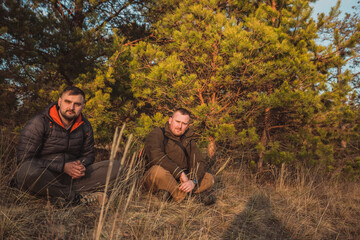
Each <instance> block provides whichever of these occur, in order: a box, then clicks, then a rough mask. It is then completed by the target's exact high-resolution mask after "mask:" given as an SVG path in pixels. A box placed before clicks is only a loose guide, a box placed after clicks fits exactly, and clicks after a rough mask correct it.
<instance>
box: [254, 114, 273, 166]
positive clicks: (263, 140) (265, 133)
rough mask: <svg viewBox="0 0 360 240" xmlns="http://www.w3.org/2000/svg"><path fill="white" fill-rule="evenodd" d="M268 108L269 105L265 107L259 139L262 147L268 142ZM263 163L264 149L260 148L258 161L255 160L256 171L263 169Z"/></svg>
mask: <svg viewBox="0 0 360 240" xmlns="http://www.w3.org/2000/svg"><path fill="white" fill-rule="evenodd" d="M270 110H271V108H269V107H268V108H266V109H265V118H264V129H263V132H262V135H261V139H260V142H261V144H262V145H263V147H264V148H265V147H266V145H267V142H268V138H267V136H268V128H269V119H270ZM263 163H264V150H261V151H260V153H259V161H258V162H257V169H258V172H262V171H263Z"/></svg>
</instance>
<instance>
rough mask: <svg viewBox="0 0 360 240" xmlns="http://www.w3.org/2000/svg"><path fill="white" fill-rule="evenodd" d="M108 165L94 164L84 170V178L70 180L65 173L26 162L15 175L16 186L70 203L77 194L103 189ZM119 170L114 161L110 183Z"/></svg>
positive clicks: (107, 162)
mask: <svg viewBox="0 0 360 240" xmlns="http://www.w3.org/2000/svg"><path fill="white" fill-rule="evenodd" d="M109 163H110V161H101V162H97V163H94V164H92V165H90V166H88V167H87V168H86V172H85V176H84V177H82V178H79V179H72V178H71V177H70V176H69V175H67V174H66V173H56V172H53V171H50V170H49V169H47V168H44V167H42V166H41V165H40V164H39V163H37V162H35V161H27V162H24V163H23V164H22V165H21V166H20V167H19V169H18V171H17V173H16V184H17V186H18V188H19V189H21V190H23V191H28V192H29V193H30V194H33V195H36V196H42V197H47V196H49V197H51V198H64V199H65V200H67V201H72V200H73V199H74V198H75V196H76V194H77V193H81V192H90V191H94V190H101V189H103V188H104V187H105V183H106V175H107V171H108V166H109ZM119 168H120V163H119V161H114V162H113V168H112V171H111V174H110V181H113V180H115V178H116V175H117V173H118V171H119Z"/></svg>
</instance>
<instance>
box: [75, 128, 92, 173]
mask: <svg viewBox="0 0 360 240" xmlns="http://www.w3.org/2000/svg"><path fill="white" fill-rule="evenodd" d="M84 124H85V125H84V126H83V127H84V134H85V136H84V142H83V146H82V149H81V157H80V158H78V159H77V160H78V161H79V162H80V163H81V164H82V165H84V166H85V167H88V166H90V165H91V164H93V163H94V160H95V153H94V133H93V130H92V127H91V124H90V123H89V122H88V121H85V122H84Z"/></svg>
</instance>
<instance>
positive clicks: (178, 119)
mask: <svg viewBox="0 0 360 240" xmlns="http://www.w3.org/2000/svg"><path fill="white" fill-rule="evenodd" d="M189 122H190V116H189V115H182V114H181V113H180V112H175V113H174V115H173V116H172V117H170V118H169V128H170V131H171V132H172V133H173V134H174V135H175V136H182V135H183V134H184V133H185V131H186V130H187V129H188V128H189Z"/></svg>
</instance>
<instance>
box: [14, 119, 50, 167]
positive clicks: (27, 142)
mask: <svg viewBox="0 0 360 240" xmlns="http://www.w3.org/2000/svg"><path fill="white" fill-rule="evenodd" d="M44 134H45V127H44V121H43V117H42V116H40V115H37V116H35V117H34V118H32V119H31V120H29V121H28V123H27V124H26V125H25V127H24V128H23V129H22V131H21V134H20V140H19V144H18V148H17V162H18V164H19V163H22V162H25V161H31V160H35V161H37V160H38V159H36V156H37V154H38V153H39V151H40V150H41V147H42V144H43V137H44Z"/></svg>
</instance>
